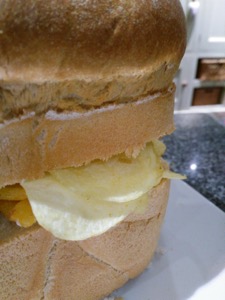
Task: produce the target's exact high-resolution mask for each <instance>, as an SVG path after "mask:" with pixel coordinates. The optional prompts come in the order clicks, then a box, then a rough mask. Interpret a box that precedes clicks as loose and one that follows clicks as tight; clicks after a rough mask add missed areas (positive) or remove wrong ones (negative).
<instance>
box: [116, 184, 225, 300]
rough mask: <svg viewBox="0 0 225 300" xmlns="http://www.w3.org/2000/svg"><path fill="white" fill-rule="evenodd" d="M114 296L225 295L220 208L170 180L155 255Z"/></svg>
mask: <svg viewBox="0 0 225 300" xmlns="http://www.w3.org/2000/svg"><path fill="white" fill-rule="evenodd" d="M116 296H118V297H119V296H120V297H123V298H124V300H186V299H188V300H225V213H223V212H222V211H220V210H219V209H218V208H217V207H215V206H214V205H213V204H211V203H210V202H209V201H208V200H207V199H205V198H204V197H203V196H201V195H200V194H199V193H197V192H196V191H195V190H194V189H192V188H191V187H189V186H188V185H187V184H185V183H184V182H182V181H174V182H172V186H171V193H170V200H169V206H168V209H167V214H166V218H165V222H164V225H163V228H162V231H161V237H160V241H159V245H158V250H157V252H156V254H155V257H154V259H153V261H152V263H151V265H150V266H149V268H148V269H147V270H146V271H145V272H144V273H143V274H142V275H141V276H139V277H138V278H137V279H135V280H132V281H130V282H129V283H128V284H127V285H126V286H125V287H123V288H122V289H120V290H118V291H117V293H116Z"/></svg>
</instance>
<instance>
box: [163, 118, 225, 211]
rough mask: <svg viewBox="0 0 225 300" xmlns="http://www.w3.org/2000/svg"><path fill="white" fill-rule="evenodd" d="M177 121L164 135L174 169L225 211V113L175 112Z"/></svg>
mask: <svg viewBox="0 0 225 300" xmlns="http://www.w3.org/2000/svg"><path fill="white" fill-rule="evenodd" d="M175 125H176V131H175V132H174V133H173V134H172V135H170V136H166V137H164V138H163V140H164V142H165V144H166V146H167V151H166V153H165V155H164V157H165V159H166V160H167V161H168V162H169V163H170V168H171V170H173V171H175V172H178V173H181V174H185V175H186V176H187V179H186V180H185V181H186V183H188V184H189V185H190V186H192V187H193V188H194V189H196V190H197V191H198V192H200V193H201V194H202V195H203V196H205V197H206V198H207V199H208V200H210V201H211V202H213V203H214V204H215V205H216V206H217V207H219V208H220V209H222V210H223V211H224V212H225V126H224V125H225V114H224V113H221V114H219V113H218V114H203V113H186V114H183V113H182V114H175Z"/></svg>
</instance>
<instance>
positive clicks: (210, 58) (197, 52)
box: [175, 0, 225, 111]
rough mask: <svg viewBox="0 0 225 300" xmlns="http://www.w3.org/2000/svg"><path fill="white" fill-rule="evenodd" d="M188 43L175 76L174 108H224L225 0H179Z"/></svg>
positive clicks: (213, 109) (192, 109) (212, 109)
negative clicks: (184, 20)
mask: <svg viewBox="0 0 225 300" xmlns="http://www.w3.org/2000/svg"><path fill="white" fill-rule="evenodd" d="M180 1H181V3H182V6H183V9H184V12H185V15H186V22H187V31H188V45H187V50H186V53H185V55H184V58H183V60H182V63H181V66H180V69H179V71H178V73H177V76H176V79H175V81H176V84H177V93H176V104H175V109H176V110H191V111H195V110H199V109H203V108H205V109H206V108H207V109H209V111H215V110H219V111H220V110H224V109H225V0H180Z"/></svg>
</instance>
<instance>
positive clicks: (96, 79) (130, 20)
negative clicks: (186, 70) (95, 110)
mask: <svg viewBox="0 0 225 300" xmlns="http://www.w3.org/2000/svg"><path fill="white" fill-rule="evenodd" d="M185 43H186V39H185V22H184V17H183V11H182V8H181V5H180V1H179V0H170V1H168V0H158V1H157V0H156V1H155V0H154V1H153V0H145V1H140V0H133V1H126V0H111V1H105V0H80V1H73V0H66V1H58V0H51V1H44V0H37V1H33V0H27V1H23V0H17V1H13V0H6V1H0V95H1V102H0V105H1V109H0V111H1V113H0V121H3V120H4V119H6V118H7V119H9V118H12V117H16V116H18V115H19V114H23V113H24V112H27V111H28V112H29V111H35V112H36V113H39V114H40V113H43V112H46V111H48V110H49V109H53V110H65V109H67V110H77V109H81V110H82V108H92V107H98V106H100V105H102V104H106V103H125V102H131V101H134V100H135V101H136V100H137V99H139V97H144V96H146V95H149V94H152V93H155V92H158V91H163V90H165V89H167V88H168V87H169V85H170V84H171V82H172V79H173V77H174V75H175V73H176V71H177V69H178V65H179V63H180V60H181V58H182V56H183V53H184V49H185Z"/></svg>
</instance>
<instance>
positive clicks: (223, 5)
mask: <svg viewBox="0 0 225 300" xmlns="http://www.w3.org/2000/svg"><path fill="white" fill-rule="evenodd" d="M203 1H204V5H201V8H200V9H201V10H202V12H201V18H202V20H201V21H202V22H201V24H202V25H201V26H202V28H201V32H200V33H199V43H200V45H199V46H200V50H201V51H217V52H222V53H224V55H225V0H203ZM203 1H202V2H203ZM202 4H203V3H202Z"/></svg>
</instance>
